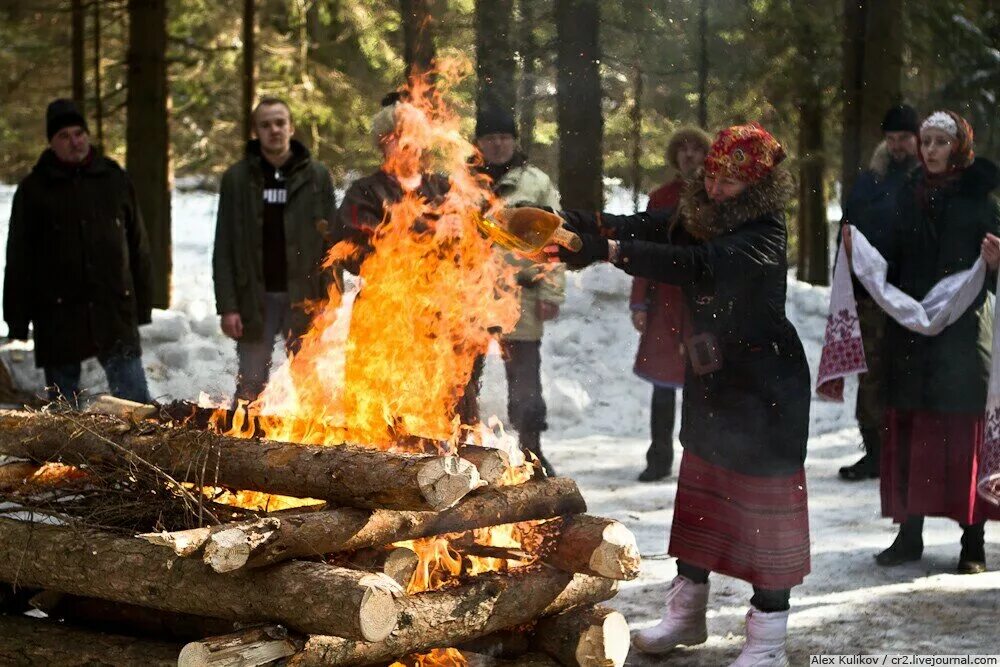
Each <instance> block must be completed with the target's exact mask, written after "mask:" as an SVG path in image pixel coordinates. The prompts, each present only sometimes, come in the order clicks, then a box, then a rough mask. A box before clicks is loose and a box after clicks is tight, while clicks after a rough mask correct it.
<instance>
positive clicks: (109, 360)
mask: <svg viewBox="0 0 1000 667" xmlns="http://www.w3.org/2000/svg"><path fill="white" fill-rule="evenodd" d="M97 361H98V362H99V363H100V364H101V368H103V369H104V374H105V375H107V376H108V387H109V389H110V390H111V394H112V395H113V396H116V397H118V398H124V399H127V400H129V401H137V402H139V403H151V402H152V400H153V399H152V397H150V395H149V385H147V384H146V372H145V371H144V370H143V368H142V350H140V349H139V348H137V347H129V348H124V349H123V348H118V349H115V350H113V351H111V352H110V353H107V354H99V355H97ZM44 371H45V386H46V390H47V391H48V394H49V400H50V401H54V400H56V399H58V398H59V397H60V396H62V397H65V398H66V400H67V401H69V403H70V404H71V405H73V407H77V405H78V401H77V399H78V398H79V394H80V362H76V363H72V364H60V365H58V366H46V367H45V368H44Z"/></svg>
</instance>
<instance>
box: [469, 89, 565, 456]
mask: <svg viewBox="0 0 1000 667" xmlns="http://www.w3.org/2000/svg"><path fill="white" fill-rule="evenodd" d="M476 146H477V147H478V148H479V151H480V152H481V153H482V156H483V163H482V165H480V166H479V167H478V171H479V172H480V173H482V174H484V175H486V176H488V177H489V178H490V181H491V183H492V187H493V191H494V192H496V194H497V195H499V196H500V197H503V198H504V200H505V201H506V202H507V203H508V205H509V206H539V207H549V208H552V209H557V208H559V191H558V190H557V189H556V187H555V185H553V183H552V179H550V178H549V177H548V176H547V175H546V174H545V172H543V171H542V170H541V169H539V168H538V167H535V166H534V165H531V164H529V163H528V159H527V157H526V156H525V155H524V153H522V152H521V151H520V150H518V148H517V127H516V126H515V124H514V119H513V118H512V117H511V115H510V114H509V113H508V112H507V111H505V110H503V109H500V108H496V107H486V108H485V109H482V110H481V111H480V112H479V113H478V114H477V115H476ZM505 259H506V261H507V262H508V263H509V264H511V265H513V266H514V267H516V268H517V277H516V278H517V282H518V284H519V285H520V286H521V318H520V319H519V320H518V321H517V325H516V326H515V327H514V330H513V331H511V332H510V333H509V334H507V335H506V336H504V337H503V338H502V339H501V341H500V347H501V350H502V351H503V359H504V367H505V369H506V372H507V412H508V414H509V417H510V422H511V425H512V426H513V427H514V429H515V430H517V435H518V442H519V443H520V445H521V447H523V448H525V449H527V450H528V451H530V452H532V453H533V454H534V455H535V456H537V457H538V460H539V462H540V463H541V464H542V466H543V467H544V468H545V470H546V472H547V473H548V474H549V475H554V474H555V470H554V469H553V468H552V465H551V464H550V463H549V462H548V459H546V458H545V456H544V455H543V454H542V444H541V434H542V431H544V430H546V428H547V425H546V423H545V414H546V406H545V400H544V399H543V398H542V375H541V367H542V357H541V345H542V334H543V332H544V326H545V322H546V321H548V320H552V319H554V318H555V317H556V316H557V315H558V314H559V305H560V304H561V303H562V302H563V300H564V298H565V284H566V278H565V275H564V269H563V267H562V266H561V265H559V266H555V267H546V266H545V265H543V264H538V263H536V262H533V261H531V260H530V259H525V258H523V257H519V256H517V255H515V254H514V253H506V254H505Z"/></svg>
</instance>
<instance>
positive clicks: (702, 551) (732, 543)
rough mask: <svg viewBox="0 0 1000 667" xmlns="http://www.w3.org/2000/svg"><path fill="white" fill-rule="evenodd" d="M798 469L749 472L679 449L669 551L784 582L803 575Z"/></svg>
mask: <svg viewBox="0 0 1000 667" xmlns="http://www.w3.org/2000/svg"><path fill="white" fill-rule="evenodd" d="M806 497H807V494H806V476H805V471H804V470H799V471H798V472H796V473H794V474H792V475H789V476H785V477H754V476H750V475H743V474H740V473H738V472H733V471H732V470H726V469H725V468H720V467H719V466H715V465H712V464H711V463H708V462H707V461H705V460H704V459H701V458H699V457H697V456H695V455H694V454H690V453H688V452H684V455H683V458H682V459H681V467H680V474H679V476H678V479H677V500H676V501H675V503H674V521H673V525H672V527H671V529H670V547H669V549H668V552H669V554H670V555H671V556H674V557H676V558H677V559H678V560H682V561H684V562H686V563H689V564H691V565H694V566H697V567H701V568H704V569H706V570H711V571H712V572H719V573H720V574H725V575H728V576H730V577H736V578H737V579H743V580H744V581H748V582H750V583H751V584H753V585H754V586H757V587H758V588H767V589H783V588H791V587H792V586H795V585H797V584H801V583H802V580H803V578H805V576H806V575H807V574H809V512H808V507H807V502H806Z"/></svg>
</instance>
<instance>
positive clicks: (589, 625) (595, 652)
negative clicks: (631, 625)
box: [534, 605, 629, 667]
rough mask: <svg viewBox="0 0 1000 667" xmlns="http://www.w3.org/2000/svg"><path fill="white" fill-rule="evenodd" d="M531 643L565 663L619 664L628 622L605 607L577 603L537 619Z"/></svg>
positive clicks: (574, 666) (580, 666)
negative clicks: (575, 606)
mask: <svg viewBox="0 0 1000 667" xmlns="http://www.w3.org/2000/svg"><path fill="white" fill-rule="evenodd" d="M534 644H535V646H536V647H537V648H539V649H541V650H542V651H545V652H546V653H547V654H549V655H551V656H552V657H553V658H555V659H556V660H558V661H559V664H560V665H567V666H568V667H622V666H623V665H624V664H625V657H626V656H627V655H628V650H629V629H628V622H627V621H626V620H625V617H624V616H622V615H621V613H619V612H617V611H615V610H614V609H609V608H608V607H603V606H601V605H595V606H593V607H578V608H576V609H570V610H569V611H566V612H563V613H561V614H559V615H557V616H551V617H549V618H544V619H542V620H541V621H539V623H538V625H537V626H536V628H535V639H534Z"/></svg>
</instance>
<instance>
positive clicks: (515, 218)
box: [478, 207, 583, 255]
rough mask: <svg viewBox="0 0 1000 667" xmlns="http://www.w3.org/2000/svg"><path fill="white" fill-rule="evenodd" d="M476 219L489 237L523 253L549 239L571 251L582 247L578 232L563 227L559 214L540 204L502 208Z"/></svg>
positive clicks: (535, 249) (531, 252) (536, 250)
mask: <svg viewBox="0 0 1000 667" xmlns="http://www.w3.org/2000/svg"><path fill="white" fill-rule="evenodd" d="M478 222H479V227H480V228H481V229H482V230H483V231H484V232H485V233H486V234H487V235H489V237H490V238H491V239H493V240H494V241H496V242H497V243H499V244H500V245H502V246H503V247H505V248H507V249H508V250H513V251H515V252H518V253H520V254H522V255H534V254H537V253H539V252H541V250H542V248H544V247H545V246H547V245H550V244H552V243H556V244H558V245H561V246H563V247H564V248H568V249H570V250H574V251H578V250H580V248H582V247H583V244H582V242H581V241H580V237H579V236H577V235H576V234H574V233H573V232H571V231H569V230H567V229H564V228H563V227H562V222H563V221H562V218H560V217H559V216H558V215H556V214H555V213H549V212H548V211H544V210H542V209H540V208H530V207H521V208H505V209H503V210H501V211H498V212H497V214H496V216H495V217H494V218H486V217H480V218H479V219H478Z"/></svg>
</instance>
